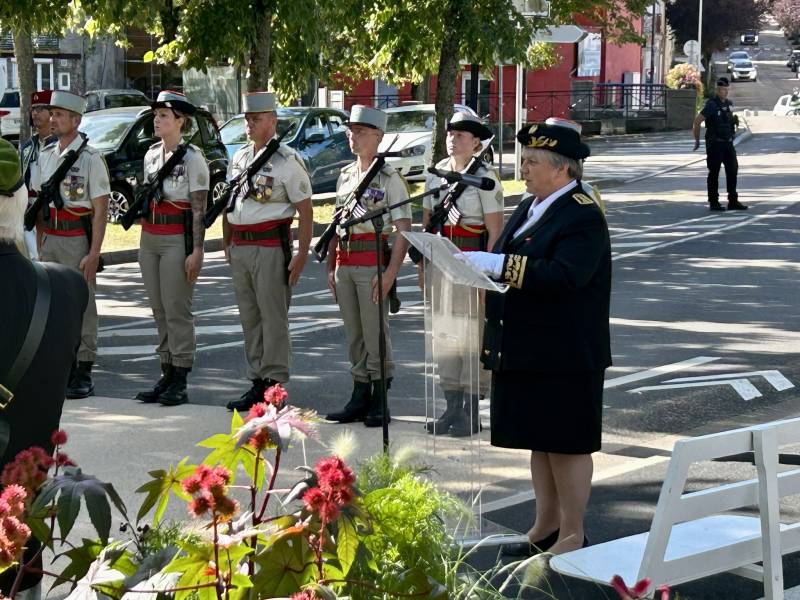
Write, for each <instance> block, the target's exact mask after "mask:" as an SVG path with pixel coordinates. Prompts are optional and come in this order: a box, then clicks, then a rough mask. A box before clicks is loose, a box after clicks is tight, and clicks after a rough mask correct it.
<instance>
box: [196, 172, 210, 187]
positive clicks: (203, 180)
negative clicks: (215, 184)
mask: <svg viewBox="0 0 800 600" xmlns="http://www.w3.org/2000/svg"><path fill="white" fill-rule="evenodd" d="M197 185H198V186H200V187H205V186H207V185H208V175H206V173H205V171H203V172H202V173H200V174H198V176H197Z"/></svg>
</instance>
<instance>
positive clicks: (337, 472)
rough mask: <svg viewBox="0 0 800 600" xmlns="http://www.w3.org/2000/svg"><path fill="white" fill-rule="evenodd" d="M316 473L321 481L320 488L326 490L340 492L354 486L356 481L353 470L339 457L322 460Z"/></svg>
mask: <svg viewBox="0 0 800 600" xmlns="http://www.w3.org/2000/svg"><path fill="white" fill-rule="evenodd" d="M314 471H315V472H316V474H317V478H318V479H319V487H321V488H322V489H324V490H330V491H336V490H340V489H342V488H345V487H349V486H351V485H353V484H354V483H355V481H356V477H355V475H354V474H353V471H352V469H350V467H348V466H347V465H346V464H345V463H344V461H343V460H342V459H341V458H339V457H338V456H328V457H326V458H322V459H320V460H319V462H317V465H316V466H315V467H314Z"/></svg>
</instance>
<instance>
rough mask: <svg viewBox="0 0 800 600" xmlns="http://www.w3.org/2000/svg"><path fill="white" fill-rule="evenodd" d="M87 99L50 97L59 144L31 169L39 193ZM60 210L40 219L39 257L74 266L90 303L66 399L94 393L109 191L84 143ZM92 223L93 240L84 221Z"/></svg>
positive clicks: (76, 136)
mask: <svg viewBox="0 0 800 600" xmlns="http://www.w3.org/2000/svg"><path fill="white" fill-rule="evenodd" d="M85 110H86V100H85V99H84V98H83V97H81V96H78V95H76V94H73V93H70V92H64V91H61V90H57V91H54V92H53V94H52V96H51V99H50V111H51V116H50V120H51V122H52V124H53V133H54V134H55V135H56V136H58V143H54V144H51V145H50V146H48V147H46V148H45V149H44V150H43V151H42V153H41V155H40V156H39V168H38V169H36V170H35V171H34V172H33V173H32V181H31V187H33V189H34V190H36V191H37V192H38V191H39V190H41V186H42V184H43V183H45V182H47V181H48V180H49V179H50V177H51V176H52V175H53V173H54V172H55V171H56V170H57V169H58V166H59V165H60V164H61V162H62V161H63V160H64V155H65V154H66V153H67V152H68V151H70V150H76V151H77V150H78V149H79V148H80V147H81V145H82V144H83V141H84V138H83V136H82V135H81V134H80V133H79V132H78V125H80V122H81V116H82V115H83V113H84V111H85ZM58 189H59V192H60V195H61V199H62V200H63V201H64V208H62V209H60V210H56V208H55V206H54V205H51V206H50V220H49V221H47V222H44V221H43V220H41V216H40V217H39V222H38V223H37V227H36V230H37V234H38V235H39V237H40V244H39V256H40V258H41V260H42V261H46V262H55V263H59V264H62V265H67V266H70V267H73V268H76V269H78V270H79V271H81V272H82V273H83V276H84V278H85V279H86V282H87V283H88V285H89V303H88V304H87V306H86V312H85V313H84V315H83V326H82V328H81V343H80V346H79V347H78V354H77V357H76V359H77V360H76V363H75V365H74V366H73V370H72V375H71V376H70V379H69V383H68V384H67V398H86V397H87V396H91V395H92V394H94V384H93V383H92V365H93V364H94V359H95V356H96V355H97V304H96V302H95V298H94V292H95V274H96V273H97V268H98V265H99V261H100V248H101V246H102V245H103V237H104V236H105V232H106V215H107V212H108V195H109V193H110V192H111V187H110V184H109V180H108V168H107V167H106V163H105V160H103V157H102V156H101V154H100V153H99V152H98V151H97V150H95V149H94V148H92V147H91V146H89V145H87V146H84V147H83V150H82V151H81V152H80V154H79V156H78V160H77V161H76V162H75V164H74V165H73V166H72V168H71V169H70V170H69V173H68V174H67V175H66V176H65V177H64V179H63V180H62V181H61V182H59V183H58ZM89 223H91V243H90V242H89V240H88V236H87V233H86V232H87V225H88V224H89Z"/></svg>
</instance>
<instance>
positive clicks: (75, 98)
mask: <svg viewBox="0 0 800 600" xmlns="http://www.w3.org/2000/svg"><path fill="white" fill-rule="evenodd" d="M50 107H51V108H63V109H64V110H71V111H72V112H74V113H77V114H79V115H82V114H83V113H85V112H86V98H84V97H83V96H79V95H78V94H73V93H72V92H65V91H64V90H53V93H52V94H51V95H50Z"/></svg>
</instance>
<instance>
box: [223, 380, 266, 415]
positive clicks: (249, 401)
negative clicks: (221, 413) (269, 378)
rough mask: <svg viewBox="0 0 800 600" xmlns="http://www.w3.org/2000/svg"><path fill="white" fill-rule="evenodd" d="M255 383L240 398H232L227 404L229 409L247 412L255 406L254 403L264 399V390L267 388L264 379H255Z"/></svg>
mask: <svg viewBox="0 0 800 600" xmlns="http://www.w3.org/2000/svg"><path fill="white" fill-rule="evenodd" d="M252 381H253V385H252V386H251V387H250V389H249V390H247V391H246V392H245V393H244V394H242V395H241V396H239V399H238V400H231V401H230V402H228V404H227V409H228V410H238V411H239V412H245V411H247V410H250V409H251V408H253V405H254V404H258V403H259V402H263V401H264V390H265V389H266V387H265V385H264V380H263V379H253V380H252Z"/></svg>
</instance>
